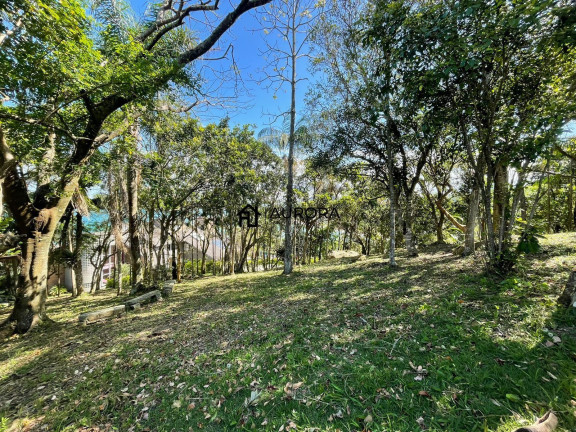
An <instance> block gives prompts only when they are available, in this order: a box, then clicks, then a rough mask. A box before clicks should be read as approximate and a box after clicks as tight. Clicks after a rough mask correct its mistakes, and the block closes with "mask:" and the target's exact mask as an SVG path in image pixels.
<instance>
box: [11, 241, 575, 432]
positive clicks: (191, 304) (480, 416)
mask: <svg viewBox="0 0 576 432" xmlns="http://www.w3.org/2000/svg"><path fill="white" fill-rule="evenodd" d="M543 245H544V250H543V252H542V253H540V254H537V255H533V256H530V257H526V258H523V259H522V260H521V262H520V264H519V266H518V271H517V273H516V274H515V275H514V276H510V277H508V278H506V279H505V280H502V279H501V278H500V279H498V278H494V277H489V276H486V275H485V274H483V272H482V268H483V267H482V265H483V263H482V260H481V259H479V258H478V257H470V258H465V259H462V258H456V257H454V256H452V255H451V254H450V253H449V252H448V251H447V250H446V249H441V248H437V249H435V250H428V251H425V252H424V253H422V254H421V255H420V257H418V258H416V259H413V258H405V257H403V255H402V253H400V257H399V259H398V262H399V267H398V268H397V269H390V268H388V267H387V266H386V265H385V264H384V263H385V260H384V259H383V258H382V257H374V258H369V259H368V260H366V261H359V262H356V263H349V262H348V263H346V262H342V261H331V262H324V263H321V264H317V265H313V266H310V267H303V268H297V269H296V272H295V274H294V275H292V276H290V277H285V276H281V275H279V274H278V273H279V272H265V273H257V274H244V275H236V276H229V277H207V278H204V279H200V280H196V281H193V282H185V283H182V284H178V285H176V287H175V290H174V294H173V296H172V297H171V298H169V299H167V300H165V301H163V302H161V303H156V304H152V305H149V306H145V307H143V308H142V309H140V310H137V311H135V312H132V313H129V314H128V315H127V316H126V317H123V318H118V319H114V320H109V321H104V322H100V323H95V324H91V325H88V326H82V325H79V324H78V323H77V316H78V314H79V313H81V312H85V311H87V310H93V309H95V308H101V307H106V306H110V305H115V304H119V303H120V302H121V300H122V299H119V298H117V297H116V296H114V294H113V293H111V292H103V293H101V294H99V295H97V296H86V297H83V298H81V299H79V300H71V299H70V298H68V297H60V298H55V297H53V298H51V299H50V301H49V305H48V307H49V309H48V310H49V313H50V316H51V317H52V319H53V320H54V321H55V323H54V324H51V325H49V326H48V327H44V328H41V329H39V330H38V331H34V332H31V333H30V334H28V335H24V336H16V337H13V338H12V339H10V340H9V341H8V342H6V343H4V344H3V346H2V347H1V348H0V389H1V390H0V418H1V419H2V420H1V422H0V423H1V425H0V431H4V430H10V431H17V430H26V431H28V430H30V431H32V430H34V431H35V430H48V431H80V430H86V431H113V430H117V431H123V432H124V431H166V432H169V431H223V430H245V429H249V430H259V431H261V430H269V431H281V430H284V431H288V430H293V431H296V430H297V431H305V430H307V431H362V430H366V431H420V430H429V431H467V432H472V431H502V432H503V431H512V430H513V429H514V428H515V427H518V426H520V425H525V424H527V423H531V422H532V421H533V420H534V419H535V418H536V416H539V415H542V414H544V413H545V412H546V411H547V410H548V409H553V410H554V411H555V412H556V413H557V415H558V418H559V421H560V429H559V430H561V431H568V430H574V428H576V406H575V405H576V402H575V400H576V373H575V371H576V337H575V333H574V327H573V325H574V322H575V320H576V313H575V312H574V311H573V310H567V311H566V310H563V309H559V308H558V307H557V306H556V303H555V300H556V298H557V297H558V295H559V293H560V292H561V290H562V288H563V285H564V283H565V281H566V279H567V277H568V273H569V271H570V270H572V269H573V268H574V267H575V264H576V254H575V252H576V235H574V234H563V235H554V236H550V237H549V238H547V239H546V240H544V241H543ZM6 314H7V311H4V312H3V313H2V315H1V316H0V318H3V317H4V316H5V315H6Z"/></svg>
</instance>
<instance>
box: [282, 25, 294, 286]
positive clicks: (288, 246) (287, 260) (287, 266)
mask: <svg viewBox="0 0 576 432" xmlns="http://www.w3.org/2000/svg"><path fill="white" fill-rule="evenodd" d="M292 47H293V49H292V57H291V60H292V79H291V82H290V84H291V101H290V135H289V139H288V141H289V142H288V183H287V185H286V213H287V215H286V216H287V217H286V225H285V227H284V274H285V275H289V274H290V273H292V269H293V262H292V246H293V245H292V206H293V201H294V145H295V138H296V137H295V136H294V134H295V129H296V52H295V51H294V50H295V47H296V29H293V30H292Z"/></svg>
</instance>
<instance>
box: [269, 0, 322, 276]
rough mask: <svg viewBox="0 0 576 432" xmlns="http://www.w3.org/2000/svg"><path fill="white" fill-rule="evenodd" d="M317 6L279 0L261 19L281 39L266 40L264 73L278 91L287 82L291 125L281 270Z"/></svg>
mask: <svg viewBox="0 0 576 432" xmlns="http://www.w3.org/2000/svg"><path fill="white" fill-rule="evenodd" d="M317 6H318V4H317V3H316V4H315V3H314V1H312V0H279V1H278V2H274V3H271V4H270V6H269V7H268V8H267V9H264V13H263V17H262V18H261V22H262V24H263V27H264V32H265V33H266V34H271V36H276V37H277V38H280V39H281V41H279V42H278V41H276V42H272V41H270V39H267V40H266V43H267V49H266V51H265V53H264V54H265V56H270V57H271V58H270V59H269V61H270V68H271V69H272V70H271V71H270V72H269V73H268V74H267V77H266V78H267V80H269V83H270V84H269V86H270V87H271V86H274V87H275V91H278V90H279V89H280V88H281V87H282V86H283V85H285V84H288V85H289V86H290V112H289V118H290V126H289V128H288V176H287V177H288V178H287V182H286V209H285V211H286V225H285V229H284V274H286V275H289V274H290V273H292V268H293V262H292V249H293V239H292V229H293V218H292V210H293V207H294V147H295V145H296V89H297V86H298V83H300V82H301V81H302V80H303V79H304V78H298V74H297V66H298V65H299V64H300V59H302V58H306V57H309V53H308V52H307V48H306V47H307V42H308V37H309V36H308V31H309V30H310V29H311V27H312V24H313V22H314V20H315V19H316V18H317V16H318V15H317V13H318V12H317V11H316V9H317Z"/></svg>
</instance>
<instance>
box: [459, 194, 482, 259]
mask: <svg viewBox="0 0 576 432" xmlns="http://www.w3.org/2000/svg"><path fill="white" fill-rule="evenodd" d="M479 205H480V191H479V190H478V188H477V187H476V186H474V187H473V189H472V193H471V194H470V199H469V201H468V214H467V217H466V230H465V231H464V253H463V255H472V254H473V253H474V252H475V251H476V238H475V232H476V219H477V218H478V207H479Z"/></svg>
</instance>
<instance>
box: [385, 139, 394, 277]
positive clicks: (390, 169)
mask: <svg viewBox="0 0 576 432" xmlns="http://www.w3.org/2000/svg"><path fill="white" fill-rule="evenodd" d="M387 147H388V148H387V152H388V186H389V192H390V250H389V251H388V253H389V257H390V262H389V264H390V266H392V267H395V266H396V191H395V188H394V160H393V153H392V144H391V143H390V142H388V146H387Z"/></svg>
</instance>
